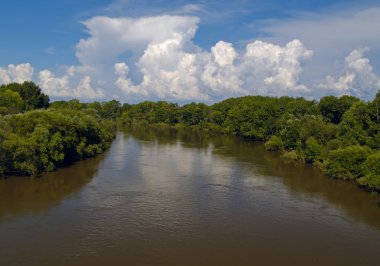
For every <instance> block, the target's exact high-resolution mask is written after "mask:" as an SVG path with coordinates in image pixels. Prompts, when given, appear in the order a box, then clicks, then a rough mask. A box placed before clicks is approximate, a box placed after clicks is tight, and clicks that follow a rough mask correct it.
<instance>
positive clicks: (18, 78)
mask: <svg viewBox="0 0 380 266" xmlns="http://www.w3.org/2000/svg"><path fill="white" fill-rule="evenodd" d="M33 72H34V69H33V67H32V65H31V64H30V63H26V64H19V65H13V64H10V65H8V67H7V68H1V67H0V84H7V83H11V82H19V83H22V82H24V81H29V80H32V77H33Z"/></svg>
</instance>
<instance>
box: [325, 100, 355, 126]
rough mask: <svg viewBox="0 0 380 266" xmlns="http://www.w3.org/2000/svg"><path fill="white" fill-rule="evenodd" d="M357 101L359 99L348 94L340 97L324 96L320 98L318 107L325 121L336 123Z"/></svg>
mask: <svg viewBox="0 0 380 266" xmlns="http://www.w3.org/2000/svg"><path fill="white" fill-rule="evenodd" d="M357 101H359V99H358V98H355V97H353V96H348V95H344V96H342V97H340V98H337V97H335V96H326V97H323V98H322V99H321V100H320V102H319V104H318V109H319V111H320V113H321V114H322V116H323V117H324V118H325V119H326V120H327V121H329V122H331V123H334V124H338V123H339V122H340V121H341V119H342V117H343V115H344V113H345V112H346V111H347V110H348V109H350V108H351V106H352V105H353V104H354V103H355V102H357Z"/></svg>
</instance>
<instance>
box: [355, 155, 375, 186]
mask: <svg viewBox="0 0 380 266" xmlns="http://www.w3.org/2000/svg"><path fill="white" fill-rule="evenodd" d="M364 167H365V170H364V171H365V176H364V177H362V178H360V179H359V180H358V182H359V184H361V185H363V186H365V187H368V188H369V189H371V190H377V191H380V152H377V153H375V154H372V155H370V156H369V157H368V158H367V160H366V161H365V164H364Z"/></svg>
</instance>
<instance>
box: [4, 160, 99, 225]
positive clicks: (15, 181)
mask: <svg viewBox="0 0 380 266" xmlns="http://www.w3.org/2000/svg"><path fill="white" fill-rule="evenodd" d="M103 159H104V155H99V156H97V157H96V158H90V159H88V160H86V161H80V162H77V163H76V164H74V165H72V166H70V167H67V168H63V169H59V170H58V171H56V172H53V173H44V174H43V175H42V177H39V178H29V177H10V178H7V179H0V199H1V200H0V222H1V221H2V220H3V219H4V218H12V217H14V216H19V215H24V214H28V213H38V212H43V211H45V210H47V209H49V208H50V207H52V206H54V205H57V204H59V203H60V201H61V200H62V199H63V198H65V197H66V196H69V195H71V194H73V193H75V192H76V191H78V190H80V189H81V188H82V187H83V186H84V185H85V184H87V183H88V182H89V181H90V180H91V178H92V177H93V176H94V175H95V174H96V173H97V169H98V166H99V163H100V162H101V161H102V160H103Z"/></svg>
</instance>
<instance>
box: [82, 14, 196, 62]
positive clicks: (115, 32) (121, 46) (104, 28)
mask: <svg viewBox="0 0 380 266" xmlns="http://www.w3.org/2000/svg"><path fill="white" fill-rule="evenodd" d="M198 22H199V19H198V18H196V17H189V16H168V15H164V16H156V17H144V18H137V19H132V18H110V17H94V18H91V19H89V20H86V21H84V22H83V24H84V25H85V26H86V28H87V32H88V33H89V34H90V37H89V38H87V39H81V40H80V41H79V43H78V44H77V52H76V56H77V58H78V60H79V62H80V63H81V64H82V65H91V66H94V65H101V64H108V63H109V62H112V61H113V60H115V59H117V58H118V57H119V56H120V55H122V54H123V53H125V52H126V51H132V52H134V53H137V54H141V53H142V52H143V51H144V49H145V48H146V47H147V46H148V45H149V44H154V43H159V42H162V41H165V40H167V39H170V38H172V37H173V35H176V34H177V35H178V34H180V35H183V36H185V37H186V36H187V38H192V37H193V36H194V34H195V32H196V30H197V24H198Z"/></svg>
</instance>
